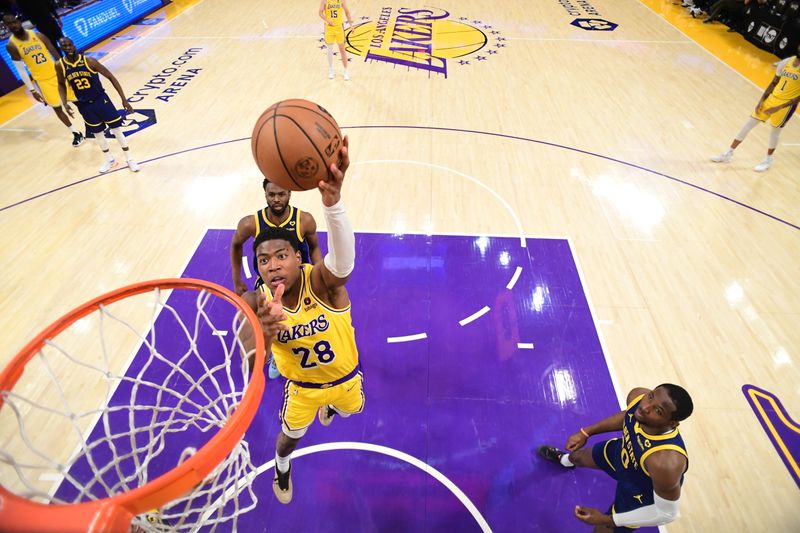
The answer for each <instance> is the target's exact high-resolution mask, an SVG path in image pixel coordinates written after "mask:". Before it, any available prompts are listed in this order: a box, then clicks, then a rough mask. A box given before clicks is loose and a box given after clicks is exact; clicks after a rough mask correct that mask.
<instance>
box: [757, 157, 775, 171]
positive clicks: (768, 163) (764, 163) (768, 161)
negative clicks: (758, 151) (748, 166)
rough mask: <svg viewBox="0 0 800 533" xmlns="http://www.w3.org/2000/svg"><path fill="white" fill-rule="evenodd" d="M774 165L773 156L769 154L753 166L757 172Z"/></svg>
mask: <svg viewBox="0 0 800 533" xmlns="http://www.w3.org/2000/svg"><path fill="white" fill-rule="evenodd" d="M771 166H772V156H771V155H768V156H767V158H766V159H765V160H763V161H762V162H761V163H759V164H757V165H756V166H754V167H753V170H755V171H756V172H766V171H767V170H769V167H771Z"/></svg>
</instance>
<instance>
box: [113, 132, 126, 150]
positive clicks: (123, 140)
mask: <svg viewBox="0 0 800 533" xmlns="http://www.w3.org/2000/svg"><path fill="white" fill-rule="evenodd" d="M111 133H113V134H114V137H116V138H117V142H118V143H119V145H120V146H122V149H123V150H125V149H127V148H128V140H127V139H126V138H125V134H124V133H122V130H121V129H119V128H111Z"/></svg>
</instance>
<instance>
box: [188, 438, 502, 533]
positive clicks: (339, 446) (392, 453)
mask: <svg viewBox="0 0 800 533" xmlns="http://www.w3.org/2000/svg"><path fill="white" fill-rule="evenodd" d="M333 450H361V451H366V452H375V453H380V454H383V455H388V456H389V457H394V458H395V459H400V460H401V461H405V462H406V463H408V464H410V465H412V466H416V467H417V468H419V469H420V470H422V471H423V472H425V473H426V474H430V475H431V476H432V477H433V478H434V479H436V481H438V482H439V483H441V484H442V485H444V486H445V487H446V488H447V489H448V490H449V491H450V492H452V493H453V495H454V496H455V497H456V498H458V501H460V502H461V503H462V504H463V505H464V507H466V508H467V510H468V511H469V513H470V514H471V515H472V517H473V518H474V519H475V522H477V523H478V525H479V526H480V528H481V531H486V532H489V533H491V531H492V528H490V527H489V523H488V522H487V521H486V519H485V518H484V517H483V515H482V514H481V512H480V511H478V508H477V507H475V504H474V503H472V501H470V499H469V498H468V497H467V495H466V494H464V492H463V491H462V490H461V489H459V488H458V486H457V485H456V484H455V483H453V482H452V481H450V480H449V479H448V478H447V477H446V476H445V475H444V474H442V473H441V472H439V471H438V470H436V469H435V468H434V467H432V466H431V465H429V464H427V463H425V462H424V461H421V460H419V459H417V458H416V457H414V456H413V455H409V454H407V453H404V452H401V451H399V450H395V449H394V448H388V447H386V446H379V445H377V444H371V443H368V442H328V443H325V444H315V445H314V446H308V447H306V448H301V449H299V450H295V451H294V452H293V453H292V459H298V458H300V457H303V456H304V455H310V454H312V453H318V452H326V451H333ZM274 466H275V459H272V460H270V461H267V462H266V463H264V464H263V465H261V466H259V467H258V468H257V469H256V471H255V474H254V475H256V476H258V475H259V474H263V473H264V472H266V471H268V470H272V469H273V468H274ZM389 474H390V472H387V475H389ZM252 476H253V474H251V475H248V476H247V478H251V477H252ZM248 482H250V481H249V479H240V480H239V482H238V483H237V485H239V486H233V487H228V490H226V491H225V494H224V495H222V496H220V497H219V498H217V500H216V501H214V502H213V503H212V504H211V505H209V506H208V508H207V509H206V511H205V512H204V513H203V517H202V518H201V519H200V523H201V524H202V523H203V522H205V521H206V520H207V519H208V518H209V517H210V516H211V515H212V514H213V513H215V512H216V511H217V506H219V505H220V503H221V502H228V501H229V499H230V497H231V496H232V495H233V493H234V491H237V490H241V488H243V487H244V484H245V483H248ZM341 488H342V490H345V489H346V487H341Z"/></svg>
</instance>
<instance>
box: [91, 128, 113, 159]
mask: <svg viewBox="0 0 800 533" xmlns="http://www.w3.org/2000/svg"><path fill="white" fill-rule="evenodd" d="M94 140H95V141H97V145H98V146H99V147H100V150H102V151H103V155H105V156H106V159H107V160H108V161H113V160H114V156H113V155H111V151H110V150H109V149H108V143H107V142H106V138H105V136H104V135H103V134H102V133H101V134H100V136H99V137H98V136H97V135H95V136H94Z"/></svg>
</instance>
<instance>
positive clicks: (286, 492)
mask: <svg viewBox="0 0 800 533" xmlns="http://www.w3.org/2000/svg"><path fill="white" fill-rule="evenodd" d="M272 492H274V493H275V497H276V498H278V501H279V502H281V503H282V504H284V505H286V504H287V503H289V502H291V501H292V465H291V463H289V470H287V471H286V472H281V471H280V470H278V465H275V478H274V479H273V480H272Z"/></svg>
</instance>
